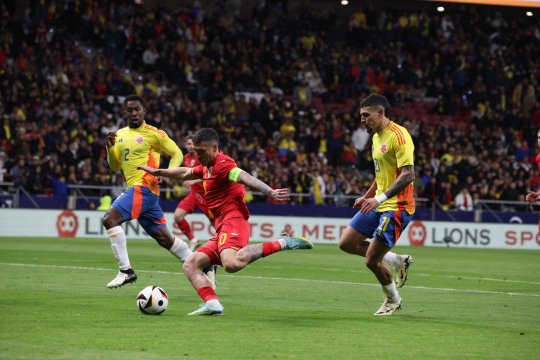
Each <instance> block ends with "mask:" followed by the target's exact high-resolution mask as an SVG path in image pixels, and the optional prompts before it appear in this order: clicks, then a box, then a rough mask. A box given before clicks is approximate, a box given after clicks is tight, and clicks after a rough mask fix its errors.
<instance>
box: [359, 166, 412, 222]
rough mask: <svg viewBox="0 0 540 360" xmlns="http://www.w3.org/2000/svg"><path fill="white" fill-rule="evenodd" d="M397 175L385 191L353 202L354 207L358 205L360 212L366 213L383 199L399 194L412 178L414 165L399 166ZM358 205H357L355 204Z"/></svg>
mask: <svg viewBox="0 0 540 360" xmlns="http://www.w3.org/2000/svg"><path fill="white" fill-rule="evenodd" d="M400 170H401V172H400V174H399V176H398V177H397V178H396V180H394V182H393V183H392V185H390V187H389V188H388V189H386V191H385V192H383V193H382V194H380V195H379V196H377V197H374V198H370V199H364V200H363V201H362V202H361V203H359V204H357V203H356V202H355V207H360V212H361V213H362V214H367V213H368V212H370V211H371V210H372V209H375V208H377V207H378V206H379V205H380V204H381V203H382V202H383V201H385V200H386V199H390V198H392V197H394V196H396V195H397V194H399V193H400V192H401V191H403V189H405V188H406V187H407V185H409V184H410V183H411V181H413V180H414V165H407V166H403V167H401V168H400ZM357 205H358V206H357Z"/></svg>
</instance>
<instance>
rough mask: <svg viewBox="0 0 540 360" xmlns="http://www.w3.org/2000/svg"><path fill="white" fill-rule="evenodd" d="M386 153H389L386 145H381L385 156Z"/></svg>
mask: <svg viewBox="0 0 540 360" xmlns="http://www.w3.org/2000/svg"><path fill="white" fill-rule="evenodd" d="M386 151H388V148H387V147H386V144H382V145H381V152H382V153H383V154H384V153H386Z"/></svg>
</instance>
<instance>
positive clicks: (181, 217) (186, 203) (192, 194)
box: [174, 136, 214, 251]
mask: <svg viewBox="0 0 540 360" xmlns="http://www.w3.org/2000/svg"><path fill="white" fill-rule="evenodd" d="M186 150H187V153H186V154H185V155H184V166H185V167H191V168H192V167H195V166H198V165H200V164H201V163H200V162H199V159H198V158H197V153H196V152H195V146H194V145H193V136H188V137H187V138H186ZM184 185H187V186H189V194H188V195H187V196H186V197H185V198H183V199H182V201H180V202H179V203H178V206H177V207H176V210H174V222H175V225H176V227H178V229H180V231H182V232H183V233H184V235H186V237H187V238H188V239H189V244H190V249H191V250H192V251H194V250H195V248H196V247H197V245H199V240H198V239H196V238H195V236H194V234H193V231H192V230H191V226H189V223H188V222H187V221H186V219H185V217H186V215H187V214H190V213H192V212H193V211H194V210H195V208H199V209H200V210H201V211H202V212H203V214H205V215H206V217H207V218H208V220H210V223H211V224H212V225H214V218H213V217H212V214H211V213H210V211H209V210H208V206H207V205H206V201H205V200H204V189H203V187H202V181H200V180H188V181H185V182H184Z"/></svg>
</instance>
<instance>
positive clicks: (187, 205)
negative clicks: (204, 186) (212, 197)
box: [176, 191, 214, 222]
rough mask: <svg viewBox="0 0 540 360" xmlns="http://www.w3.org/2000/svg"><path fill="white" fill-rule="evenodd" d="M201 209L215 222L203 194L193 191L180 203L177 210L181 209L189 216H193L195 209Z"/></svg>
mask: <svg viewBox="0 0 540 360" xmlns="http://www.w3.org/2000/svg"><path fill="white" fill-rule="evenodd" d="M197 207H198V208H199V209H200V210H201V211H202V212H203V214H204V215H206V217H207V218H208V219H209V220H210V221H211V222H213V221H214V218H213V216H212V213H211V212H210V210H208V206H207V205H206V202H205V201H204V198H203V197H202V195H201V194H199V193H197V192H195V191H192V192H190V193H189V194H187V196H186V197H185V198H183V199H182V201H180V203H179V204H178V206H177V207H176V208H180V209H182V210H185V211H186V212H187V213H188V214H191V213H192V212H193V211H194V210H195V208H197Z"/></svg>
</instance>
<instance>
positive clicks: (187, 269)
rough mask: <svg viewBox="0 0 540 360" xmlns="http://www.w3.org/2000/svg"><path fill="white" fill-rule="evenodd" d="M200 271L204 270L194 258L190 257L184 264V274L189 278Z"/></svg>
mask: <svg viewBox="0 0 540 360" xmlns="http://www.w3.org/2000/svg"><path fill="white" fill-rule="evenodd" d="M200 270H202V268H201V267H200V266H199V265H198V264H197V262H196V261H195V259H194V257H193V256H188V258H187V259H186V261H185V262H184V266H183V267H182V271H183V272H184V275H186V276H187V277H188V278H189V276H190V275H191V274H193V273H194V272H197V271H200Z"/></svg>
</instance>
